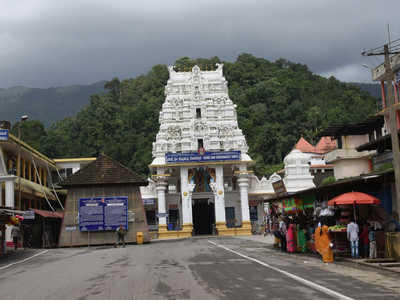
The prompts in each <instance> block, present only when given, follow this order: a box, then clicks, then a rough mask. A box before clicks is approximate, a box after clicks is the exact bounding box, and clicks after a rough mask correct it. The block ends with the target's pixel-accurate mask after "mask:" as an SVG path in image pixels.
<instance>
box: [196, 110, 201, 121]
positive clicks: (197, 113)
mask: <svg viewBox="0 0 400 300" xmlns="http://www.w3.org/2000/svg"><path fill="white" fill-rule="evenodd" d="M196 118H197V119H200V118H201V108H196Z"/></svg>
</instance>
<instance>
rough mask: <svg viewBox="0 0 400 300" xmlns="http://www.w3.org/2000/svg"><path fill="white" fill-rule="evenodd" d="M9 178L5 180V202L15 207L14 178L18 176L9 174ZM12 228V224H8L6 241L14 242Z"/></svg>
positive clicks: (8, 205) (10, 206)
mask: <svg viewBox="0 0 400 300" xmlns="http://www.w3.org/2000/svg"><path fill="white" fill-rule="evenodd" d="M7 177H8V178H7V179H6V181H5V200H6V201H5V202H6V205H5V206H6V207H9V208H14V206H15V198H14V180H15V179H16V178H17V177H16V176H7ZM11 230H12V226H8V225H6V239H5V240H6V243H7V242H12V241H13V240H12V238H11Z"/></svg>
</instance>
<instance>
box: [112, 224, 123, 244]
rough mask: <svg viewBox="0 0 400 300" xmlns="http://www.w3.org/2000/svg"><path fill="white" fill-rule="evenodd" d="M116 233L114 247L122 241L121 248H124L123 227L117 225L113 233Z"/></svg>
mask: <svg viewBox="0 0 400 300" xmlns="http://www.w3.org/2000/svg"><path fill="white" fill-rule="evenodd" d="M115 232H116V233H117V242H116V243H115V245H114V247H115V248H116V247H118V246H119V245H120V243H121V241H122V246H123V247H125V229H124V227H123V226H122V224H121V225H119V227H118V228H117V230H116V231H115Z"/></svg>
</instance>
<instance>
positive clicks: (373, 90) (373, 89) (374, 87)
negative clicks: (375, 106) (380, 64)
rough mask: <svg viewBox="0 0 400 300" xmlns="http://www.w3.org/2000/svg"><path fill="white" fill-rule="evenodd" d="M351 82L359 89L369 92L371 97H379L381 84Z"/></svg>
mask: <svg viewBox="0 0 400 300" xmlns="http://www.w3.org/2000/svg"><path fill="white" fill-rule="evenodd" d="M351 84H353V85H355V86H358V87H359V88H360V89H361V90H363V91H366V92H368V93H370V94H371V96H372V97H375V98H378V99H380V98H381V86H380V85H379V84H377V83H361V82H351Z"/></svg>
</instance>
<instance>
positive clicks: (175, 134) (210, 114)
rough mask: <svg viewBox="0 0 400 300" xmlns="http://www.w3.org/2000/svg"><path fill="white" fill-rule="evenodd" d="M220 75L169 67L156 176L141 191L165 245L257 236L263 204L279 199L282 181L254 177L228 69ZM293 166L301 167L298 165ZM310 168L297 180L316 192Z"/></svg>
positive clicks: (155, 154) (156, 150)
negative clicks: (276, 187) (275, 185)
mask: <svg viewBox="0 0 400 300" xmlns="http://www.w3.org/2000/svg"><path fill="white" fill-rule="evenodd" d="M216 67H217V68H216V69H215V70H213V71H203V70H200V68H199V67H198V66H194V67H193V68H192V70H191V71H190V72H176V71H175V70H174V67H169V80H168V83H167V85H166V87H165V96H166V97H165V102H164V104H163V106H162V110H161V112H160V117H159V122H160V130H159V132H158V134H157V136H156V141H155V142H154V143H153V153H152V154H153V158H154V159H153V161H152V163H151V165H150V169H151V172H152V174H153V175H152V178H151V179H149V185H148V186H147V187H141V193H142V197H143V201H144V204H145V207H146V214H147V220H148V223H149V225H150V226H151V225H154V226H156V228H157V229H158V237H159V238H161V239H162V238H177V237H188V236H191V235H192V234H193V235H197V234H218V235H250V234H251V221H259V222H261V220H262V215H263V203H262V201H260V200H263V199H265V197H266V196H268V195H272V194H273V193H274V192H273V189H272V184H271V183H272V182H273V181H277V180H280V179H281V178H280V176H279V175H277V174H274V175H272V176H271V178H270V179H269V180H267V179H266V178H264V177H263V178H262V179H261V180H259V179H258V178H257V177H256V176H255V175H253V174H252V172H251V171H249V165H251V164H252V163H253V161H252V160H251V158H250V156H249V155H248V154H247V151H248V146H247V143H246V139H245V137H244V135H243V133H242V131H241V130H240V129H239V127H238V122H237V116H236V105H235V104H234V103H233V102H232V100H231V99H229V95H228V87H227V81H226V80H225V78H224V76H223V65H222V64H217V65H216ZM289 155H290V154H289ZM296 155H298V154H297V153H296ZM287 161H290V162H292V163H293V164H296V162H297V158H295V159H288V160H287ZM303 163H304V162H301V166H300V167H301V168H305V169H304V170H299V171H298V172H296V173H295V174H299V175H301V174H305V175H302V177H301V180H303V181H304V182H305V188H308V187H312V186H313V183H312V176H311V175H310V174H309V169H308V168H309V166H308V164H305V165H304V164H303ZM289 168H291V169H293V166H289ZM288 173H289V175H292V174H294V173H293V172H288ZM307 174H308V176H307ZM295 177H296V175H295ZM303 186H304V184H303ZM303 188H304V187H303ZM157 220H158V222H157ZM157 225H158V227H157Z"/></svg>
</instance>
